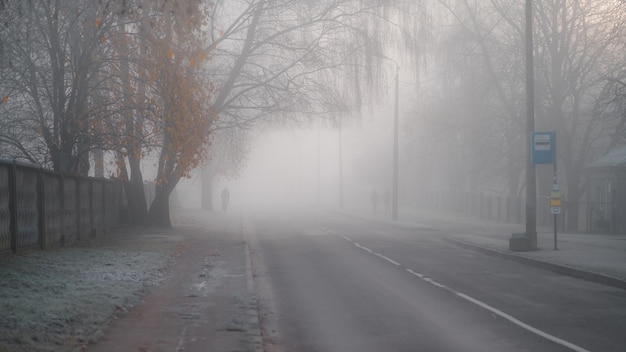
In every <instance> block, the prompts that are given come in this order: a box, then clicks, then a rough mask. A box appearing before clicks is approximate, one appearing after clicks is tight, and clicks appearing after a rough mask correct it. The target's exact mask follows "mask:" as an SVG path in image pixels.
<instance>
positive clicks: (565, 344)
mask: <svg viewBox="0 0 626 352" xmlns="http://www.w3.org/2000/svg"><path fill="white" fill-rule="evenodd" d="M318 227H319V228H320V229H322V230H324V231H327V232H328V233H330V234H333V235H335V236H339V237H341V238H343V239H345V240H346V241H348V242H352V243H354V245H355V246H356V247H358V248H360V249H362V250H364V251H366V252H369V253H371V254H374V255H376V256H378V257H380V258H382V259H384V260H386V261H388V262H390V263H391V264H393V265H395V266H401V264H400V263H398V262H396V261H395V260H393V259H391V258H388V257H386V256H384V255H382V254H380V253H376V252H374V251H372V250H371V249H369V248H367V247H365V246H362V245H361V244H359V243H357V242H355V241H354V240H352V239H351V238H349V237H346V236H344V235H340V234H338V233H336V232H334V231H331V230H329V229H326V228H324V227H322V226H319V225H318ZM404 270H406V271H407V272H408V273H410V274H412V275H414V276H416V277H418V278H419V279H420V280H422V281H424V282H428V283H429V284H431V285H433V286H436V287H439V288H441V289H444V290H446V291H449V292H451V293H453V294H454V295H456V296H458V297H460V298H463V299H464V300H466V301H468V302H471V303H473V304H475V305H477V306H479V307H481V308H483V309H486V310H488V311H490V312H491V313H493V314H495V315H497V316H499V317H501V318H504V319H506V320H508V321H509V322H511V323H513V324H515V325H517V326H519V327H521V328H523V329H526V330H528V331H530V332H532V333H534V334H536V335H538V336H540V337H543V338H545V339H547V340H550V341H552V342H554V343H556V344H559V345H561V346H563V347H567V348H569V349H570V350H572V351H575V352H590V351H589V350H586V349H584V348H582V347H580V346H578V345H575V344H573V343H571V342H568V341H565V340H563V339H560V338H558V337H556V336H553V335H550V334H548V333H547V332H544V331H541V330H539V329H537V328H534V327H532V326H530V325H528V324H526V323H524V322H522V321H520V320H518V319H516V318H514V317H512V316H510V315H508V314H506V313H504V312H502V311H500V310H498V309H496V308H494V307H492V306H490V305H488V304H486V303H483V302H481V301H479V300H477V299H475V298H473V297H471V296H468V295H466V294H464V293H461V292H458V291H456V290H454V289H452V288H450V287H448V286H446V285H444V284H441V283H439V282H437V281H435V280H433V279H431V278H429V277H428V276H426V275H424V274H421V273H418V272H416V271H414V270H412V269H409V268H405V269H404Z"/></svg>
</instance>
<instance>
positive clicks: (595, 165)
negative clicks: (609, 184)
mask: <svg viewBox="0 0 626 352" xmlns="http://www.w3.org/2000/svg"><path fill="white" fill-rule="evenodd" d="M599 168H626V146H621V147H617V148H615V149H613V150H611V151H610V152H609V153H607V154H606V155H604V156H603V157H601V158H599V159H597V160H595V161H594V162H592V163H591V164H589V165H587V169H599Z"/></svg>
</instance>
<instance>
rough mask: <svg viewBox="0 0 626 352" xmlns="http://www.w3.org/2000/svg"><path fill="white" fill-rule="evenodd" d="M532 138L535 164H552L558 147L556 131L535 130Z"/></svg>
mask: <svg viewBox="0 0 626 352" xmlns="http://www.w3.org/2000/svg"><path fill="white" fill-rule="evenodd" d="M531 138H532V139H531V147H532V160H533V164H552V163H553V162H554V150H555V148H556V139H555V135H554V132H533V134H532V137H531Z"/></svg>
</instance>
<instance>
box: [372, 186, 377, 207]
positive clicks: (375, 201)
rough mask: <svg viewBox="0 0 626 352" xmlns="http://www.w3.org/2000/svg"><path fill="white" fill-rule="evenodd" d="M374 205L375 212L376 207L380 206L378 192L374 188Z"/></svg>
mask: <svg viewBox="0 0 626 352" xmlns="http://www.w3.org/2000/svg"><path fill="white" fill-rule="evenodd" d="M372 206H373V207H374V213H375V212H376V208H378V192H377V191H376V190H374V192H373V193H372Z"/></svg>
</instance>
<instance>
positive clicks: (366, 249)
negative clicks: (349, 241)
mask: <svg viewBox="0 0 626 352" xmlns="http://www.w3.org/2000/svg"><path fill="white" fill-rule="evenodd" d="M354 245H355V246H356V247H357V248H361V249H362V250H364V251H366V252H370V253H374V252H372V250H371V249H369V248H367V247H363V246H361V245H360V244H358V243H356V242H354Z"/></svg>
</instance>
